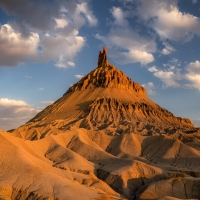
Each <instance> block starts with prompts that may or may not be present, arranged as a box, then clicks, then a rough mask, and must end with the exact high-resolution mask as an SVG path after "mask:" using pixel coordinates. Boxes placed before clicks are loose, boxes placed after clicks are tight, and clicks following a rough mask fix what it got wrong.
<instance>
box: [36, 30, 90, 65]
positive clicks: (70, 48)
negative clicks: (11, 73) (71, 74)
mask: <svg viewBox="0 0 200 200" xmlns="http://www.w3.org/2000/svg"><path fill="white" fill-rule="evenodd" d="M74 34H77V32H76V31H74ZM85 42H86V40H85V38H83V37H81V36H77V35H71V36H68V37H64V36H61V35H60V36H59V35H58V36H56V37H55V36H53V35H45V36H44V37H43V39H42V40H41V42H40V46H41V48H42V51H41V52H40V53H39V54H38V56H37V58H36V60H37V61H43V62H47V61H49V60H55V61H56V63H55V65H56V66H57V67H59V68H67V67H73V66H74V65H75V64H74V63H73V62H72V61H73V59H74V57H75V56H76V54H77V53H78V52H80V51H81V50H82V48H83V46H84V45H85Z"/></svg>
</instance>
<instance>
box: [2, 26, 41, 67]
mask: <svg viewBox="0 0 200 200" xmlns="http://www.w3.org/2000/svg"><path fill="white" fill-rule="evenodd" d="M38 44H39V35H38V34H37V33H33V32H31V33H30V34H29V36H28V37H23V36H22V34H21V33H20V32H18V31H16V30H14V29H13V28H12V27H11V26H10V25H9V24H5V25H2V26H0V55H1V56H0V66H15V65H18V64H20V63H23V62H24V61H25V60H26V59H27V58H29V57H34V56H36V54H37V47H38Z"/></svg>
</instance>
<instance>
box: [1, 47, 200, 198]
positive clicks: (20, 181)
mask: <svg viewBox="0 0 200 200" xmlns="http://www.w3.org/2000/svg"><path fill="white" fill-rule="evenodd" d="M0 140H1V143H0V149H1V151H0V199H5V200H9V199H12V200H14V199H22V200H25V199H29V200H30V199H34V200H35V199H48V200H54V199H60V200H61V199H62V200H63V199H67V200H80V199H81V200H90V199H91V200H119V199H121V200H122V199H123V200H125V199H127V200H133V199H141V200H176V199H182V200H183V199H190V200H192V199H193V200H194V199H195V200H197V199H200V189H199V188H200V130H199V128H195V127H194V126H193V124H192V122H191V121H190V120H189V119H184V118H180V117H175V116H174V115H173V114H172V113H171V112H169V111H167V110H166V109H164V108H162V107H160V106H159V105H157V104H156V103H154V102H153V101H152V100H150V99H149V98H148V96H147V94H146V90H145V88H143V87H142V86H140V85H139V84H138V83H135V82H133V81H132V80H131V79H130V78H128V77H127V76H126V75H125V74H124V73H123V72H122V71H120V70H118V69H117V68H115V67H114V66H113V65H112V64H110V63H109V62H108V59H107V50H106V49H105V48H104V49H103V51H102V52H101V51H100V53H99V57H98V65H97V68H96V69H94V70H93V71H92V72H90V73H89V74H88V75H86V76H85V77H83V78H82V79H81V80H80V81H79V82H77V83H76V84H74V85H73V86H72V87H70V88H69V89H68V91H67V92H66V93H65V94H64V95H63V96H62V97H61V98H60V99H58V100H57V101H56V102H55V103H53V104H52V105H50V106H48V107H47V108H46V109H44V110H43V111H41V112H40V113H38V114H37V115H36V116H35V117H34V118H33V119H31V120H30V121H29V122H27V123H26V124H24V125H22V126H20V127H19V128H17V129H15V130H12V131H9V132H3V131H0Z"/></svg>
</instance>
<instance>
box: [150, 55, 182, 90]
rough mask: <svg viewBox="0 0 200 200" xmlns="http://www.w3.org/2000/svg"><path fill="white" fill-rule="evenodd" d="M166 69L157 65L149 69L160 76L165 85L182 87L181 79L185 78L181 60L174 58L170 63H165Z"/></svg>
mask: <svg viewBox="0 0 200 200" xmlns="http://www.w3.org/2000/svg"><path fill="white" fill-rule="evenodd" d="M163 66H164V69H161V68H158V67H156V66H155V65H154V66H152V67H149V68H148V71H150V72H152V73H153V75H154V76H155V77H157V78H159V79H160V80H161V81H162V82H163V83H164V85H163V87H164V88H166V87H181V85H180V83H179V81H180V80H182V79H183V78H184V75H183V74H182V73H181V69H180V68H179V67H180V61H179V60H178V59H175V58H172V59H171V60H169V61H168V63H166V64H163Z"/></svg>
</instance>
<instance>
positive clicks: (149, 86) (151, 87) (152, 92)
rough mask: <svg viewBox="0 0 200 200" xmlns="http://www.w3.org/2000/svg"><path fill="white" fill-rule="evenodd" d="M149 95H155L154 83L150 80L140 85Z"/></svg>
mask: <svg viewBox="0 0 200 200" xmlns="http://www.w3.org/2000/svg"><path fill="white" fill-rule="evenodd" d="M142 86H143V87H144V88H145V89H146V90H147V93H148V94H149V95H156V91H155V88H156V87H155V85H154V84H153V83H152V82H148V83H147V84H143V85H142Z"/></svg>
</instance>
